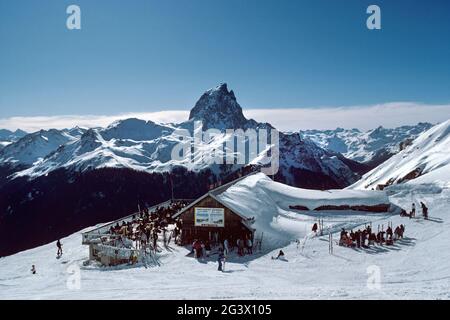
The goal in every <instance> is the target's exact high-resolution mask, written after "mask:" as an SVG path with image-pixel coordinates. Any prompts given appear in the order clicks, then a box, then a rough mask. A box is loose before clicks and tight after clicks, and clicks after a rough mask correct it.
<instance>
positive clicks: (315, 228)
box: [312, 223, 317, 233]
mask: <svg viewBox="0 0 450 320" xmlns="http://www.w3.org/2000/svg"><path fill="white" fill-rule="evenodd" d="M312 232H314V233H316V232H317V223H314V225H313V227H312Z"/></svg>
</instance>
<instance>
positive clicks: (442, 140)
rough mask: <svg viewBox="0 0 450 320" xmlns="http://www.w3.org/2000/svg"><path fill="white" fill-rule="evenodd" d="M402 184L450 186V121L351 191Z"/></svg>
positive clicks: (356, 184) (415, 142) (413, 144)
mask: <svg viewBox="0 0 450 320" xmlns="http://www.w3.org/2000/svg"><path fill="white" fill-rule="evenodd" d="M399 183H409V184H411V183H412V184H423V183H434V184H436V183H437V184H440V185H444V186H448V185H450V120H447V121H446V122H443V123H441V124H438V125H436V126H434V127H432V128H431V129H429V130H428V131H426V132H424V133H422V134H421V135H420V136H419V137H418V138H417V139H415V140H414V141H413V142H412V144H411V145H410V146H408V147H407V148H406V149H404V150H403V151H401V152H399V153H398V154H396V155H395V156H393V157H392V158H390V159H389V160H388V161H386V162H385V163H383V164H381V165H380V166H378V167H377V168H375V169H373V170H372V171H370V172H368V173H367V174H365V175H364V176H363V178H362V179H361V180H360V181H358V182H357V183H355V184H354V185H352V186H351V187H349V188H353V189H371V188H377V186H379V185H382V186H386V185H393V184H399Z"/></svg>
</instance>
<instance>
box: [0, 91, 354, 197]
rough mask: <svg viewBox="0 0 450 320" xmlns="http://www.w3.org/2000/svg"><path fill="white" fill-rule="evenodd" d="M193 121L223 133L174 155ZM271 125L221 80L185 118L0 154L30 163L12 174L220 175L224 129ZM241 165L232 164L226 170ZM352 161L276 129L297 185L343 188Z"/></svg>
mask: <svg viewBox="0 0 450 320" xmlns="http://www.w3.org/2000/svg"><path fill="white" fill-rule="evenodd" d="M195 121H202V124H203V130H206V129H219V130H220V131H221V132H222V134H220V135H216V136H214V137H213V138H212V139H211V140H208V141H202V142H201V143H200V144H197V146H198V147H197V148H195V149H194V151H193V154H192V159H186V158H184V159H181V160H176V159H172V157H171V153H172V150H173V148H174V146H175V145H176V144H178V143H179V142H180V131H179V130H177V129H187V130H188V132H189V134H190V138H189V139H190V140H189V141H191V142H192V141H193V136H194V123H195ZM271 128H272V126H271V125H270V124H268V123H258V122H256V121H255V120H253V119H246V118H245V116H244V115H243V112H242V108H241V106H240V105H239V103H238V102H237V100H236V97H235V95H234V92H233V91H229V90H228V88H227V85H226V84H221V85H219V86H217V87H215V88H213V89H210V90H208V91H206V92H205V93H204V94H203V95H202V96H201V97H200V99H199V100H198V102H197V103H196V104H195V106H194V108H193V109H192V110H191V113H190V117H189V120H187V121H186V122H183V123H180V124H177V125H173V124H170V125H165V124H157V123H154V122H151V121H143V120H139V119H127V120H120V121H117V122H115V123H113V124H111V125H110V126H109V127H107V128H95V129H89V130H88V131H83V132H79V134H78V135H77V136H75V135H71V134H70V132H69V131H57V130H50V131H49V132H38V133H35V134H33V135H28V136H26V137H24V138H23V139H21V140H20V141H18V142H17V143H14V144H12V145H10V146H8V148H5V149H4V150H3V152H1V153H0V161H3V162H11V161H12V162H17V163H21V164H23V165H26V166H28V168H26V169H25V170H22V171H20V172H18V173H16V174H15V176H16V177H17V176H30V177H38V176H41V175H44V174H48V173H49V172H52V171H54V170H57V169H60V168H64V169H67V170H71V171H78V172H80V171H85V170H90V169H98V168H105V167H114V168H129V169H133V170H138V171H146V172H167V171H171V170H172V169H173V168H175V167H178V166H182V167H185V168H187V169H188V170H191V171H201V170H203V169H206V168H209V169H211V170H212V171H213V172H215V173H217V174H218V173H220V172H222V170H223V166H221V165H216V164H212V160H213V157H214V156H217V154H221V152H222V153H223V150H222V149H220V150H218V149H219V148H218V146H219V147H220V146H223V145H224V144H225V143H226V141H229V140H230V139H234V137H233V136H232V135H230V134H227V133H225V129H243V130H246V129H255V130H258V129H271ZM247 141H248V140H247ZM233 152H237V149H235V150H233ZM260 158H261V157H260V155H258V156H257V157H256V158H255V159H248V163H252V164H255V165H260V164H261V162H259V159H260ZM252 160H255V161H252ZM241 166H242V165H232V166H231V168H229V167H228V168H227V171H233V170H236V169H238V168H239V167H241ZM351 166H352V164H351V162H349V161H348V160H347V159H343V157H342V156H341V155H339V154H337V153H335V152H332V151H327V150H324V149H322V148H320V147H318V146H317V145H316V144H314V143H313V142H311V141H308V140H304V139H302V138H301V136H300V135H299V134H298V133H293V134H282V133H281V134H280V172H279V175H280V178H281V179H283V180H284V181H287V182H289V183H291V184H293V185H298V181H299V180H302V182H301V183H304V184H303V186H308V187H319V188H327V187H343V186H347V185H348V184H350V183H353V182H355V181H356V180H357V174H355V172H354V170H353V169H352V168H351ZM305 175H308V176H307V177H305ZM305 184H306V185H305Z"/></svg>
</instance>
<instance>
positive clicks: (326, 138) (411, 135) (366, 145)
mask: <svg viewBox="0 0 450 320" xmlns="http://www.w3.org/2000/svg"><path fill="white" fill-rule="evenodd" d="M431 127H432V124H430V123H418V124H417V125H413V126H401V127H397V128H392V129H389V128H383V127H381V126H380V127H378V128H376V129H373V130H369V131H366V132H361V131H360V130H358V129H343V128H337V129H335V130H305V131H300V134H301V136H302V137H304V138H308V139H311V140H312V141H314V142H315V143H316V144H317V145H319V146H320V147H322V148H324V149H328V150H332V151H335V152H339V153H342V154H343V155H344V156H345V157H346V158H349V159H352V160H355V161H358V162H363V163H372V164H373V166H376V165H378V164H380V163H382V162H383V161H385V160H387V159H388V158H389V157H391V156H392V155H394V154H396V153H397V152H399V151H400V150H402V149H403V148H404V147H405V146H406V145H408V144H409V143H410V142H411V141H412V140H414V139H415V138H416V137H417V136H418V135H419V134H421V133H422V132H424V131H426V130H428V129H430V128H431Z"/></svg>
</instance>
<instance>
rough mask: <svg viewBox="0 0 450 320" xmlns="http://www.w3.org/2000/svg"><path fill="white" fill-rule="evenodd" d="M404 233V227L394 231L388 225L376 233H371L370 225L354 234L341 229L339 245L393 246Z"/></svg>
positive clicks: (363, 246) (398, 227) (359, 246)
mask: <svg viewBox="0 0 450 320" xmlns="http://www.w3.org/2000/svg"><path fill="white" fill-rule="evenodd" d="M404 232H405V226H404V225H403V224H401V225H399V226H397V227H396V228H395V229H394V230H393V229H392V226H390V225H389V226H388V228H387V229H386V231H384V230H380V231H378V232H377V233H375V232H372V227H371V226H370V225H369V226H366V227H365V228H364V229H363V230H360V229H358V230H357V231H356V232H353V230H351V231H350V232H347V231H346V230H345V229H344V228H342V230H341V234H340V238H339V245H340V246H345V247H352V248H353V247H356V248H361V247H362V248H368V247H369V246H373V245H375V244H379V245H383V244H386V245H393V244H394V240H398V239H403V234H404Z"/></svg>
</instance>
